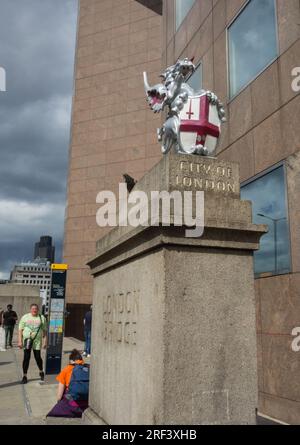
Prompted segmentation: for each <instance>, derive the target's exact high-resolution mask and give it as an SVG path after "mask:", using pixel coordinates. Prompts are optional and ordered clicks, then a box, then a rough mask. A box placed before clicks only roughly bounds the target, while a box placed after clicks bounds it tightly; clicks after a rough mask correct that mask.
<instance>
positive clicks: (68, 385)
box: [47, 349, 89, 417]
mask: <svg viewBox="0 0 300 445" xmlns="http://www.w3.org/2000/svg"><path fill="white" fill-rule="evenodd" d="M69 362H70V363H69V365H67V366H66V367H65V368H64V369H63V370H62V371H61V373H60V374H59V375H58V376H57V377H56V380H58V382H59V383H58V391H57V404H56V405H55V406H54V407H53V408H52V410H51V411H50V412H49V413H48V414H47V417H81V416H82V413H83V411H84V410H85V409H86V408H87V407H88V392H89V367H88V366H87V365H84V362H83V359H82V356H81V354H80V352H79V351H77V349H73V351H72V352H71V354H70V357H69Z"/></svg>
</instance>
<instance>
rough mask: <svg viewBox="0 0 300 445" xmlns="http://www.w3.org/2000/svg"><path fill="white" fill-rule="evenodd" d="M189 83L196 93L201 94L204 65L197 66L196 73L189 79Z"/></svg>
mask: <svg viewBox="0 0 300 445" xmlns="http://www.w3.org/2000/svg"><path fill="white" fill-rule="evenodd" d="M187 83H188V84H189V86H190V87H191V88H193V90H194V91H195V93H197V92H199V91H200V90H201V89H202V65H201V63H200V65H198V66H197V68H196V71H195V72H194V73H193V74H192V75H191V77H190V78H189V79H188V81H187Z"/></svg>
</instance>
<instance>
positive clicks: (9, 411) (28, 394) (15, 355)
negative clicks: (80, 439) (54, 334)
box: [0, 338, 83, 425]
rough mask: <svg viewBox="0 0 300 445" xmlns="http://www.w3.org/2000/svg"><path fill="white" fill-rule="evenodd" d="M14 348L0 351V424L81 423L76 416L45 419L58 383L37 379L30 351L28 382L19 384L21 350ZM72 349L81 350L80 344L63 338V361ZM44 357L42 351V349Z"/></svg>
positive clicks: (37, 374) (52, 403)
mask: <svg viewBox="0 0 300 445" xmlns="http://www.w3.org/2000/svg"><path fill="white" fill-rule="evenodd" d="M13 344H14V347H13V348H12V349H8V350H7V351H1V352H0V400H1V403H0V425H32V424H33V425H46V424H51V425H56V424H57V425H59V424H74V423H76V424H80V423H81V420H80V419H79V420H78V419H48V420H47V421H46V418H45V417H46V414H47V413H48V412H49V411H50V409H51V408H52V407H53V405H54V404H55V403H56V391H57V383H52V382H51V383H49V384H48V383H44V384H40V382H39V371H38V368H37V366H36V363H35V360H34V357H33V354H32V357H31V361H30V367H29V371H28V383H27V385H22V384H20V381H21V379H22V360H23V351H21V350H19V349H18V348H17V343H16V338H15V341H14V343H13ZM73 348H77V349H79V350H80V351H81V350H82V349H83V343H82V342H80V341H78V340H76V339H73V338H65V339H64V344H63V363H62V366H65V365H66V364H67V363H68V358H69V353H70V352H71V350H72V349H73ZM42 355H43V359H44V358H45V351H43V354H42Z"/></svg>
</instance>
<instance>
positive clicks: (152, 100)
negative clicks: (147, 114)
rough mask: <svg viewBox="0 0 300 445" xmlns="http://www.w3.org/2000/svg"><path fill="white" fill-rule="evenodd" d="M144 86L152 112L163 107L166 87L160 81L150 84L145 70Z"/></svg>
mask: <svg viewBox="0 0 300 445" xmlns="http://www.w3.org/2000/svg"><path fill="white" fill-rule="evenodd" d="M144 87H145V92H146V96H147V102H148V104H149V106H150V108H151V109H152V110H153V111H154V113H159V112H160V111H162V109H163V102H164V98H165V97H166V94H167V90H166V87H165V86H164V85H163V84H162V83H159V84H157V85H154V86H150V85H149V83H148V77H147V73H146V72H144Z"/></svg>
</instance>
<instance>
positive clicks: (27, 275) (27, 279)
mask: <svg viewBox="0 0 300 445" xmlns="http://www.w3.org/2000/svg"><path fill="white" fill-rule="evenodd" d="M10 282H11V283H12V284H22V285H23V286H26V285H27V286H31V287H32V286H36V287H37V288H38V289H39V291H40V298H41V299H42V300H41V301H42V304H43V306H44V311H45V314H47V313H48V309H49V299H50V289H51V263H50V262H49V261H47V259H38V260H35V261H29V262H27V263H20V264H16V265H15V267H14V268H13V270H12V272H11V277H10Z"/></svg>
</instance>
